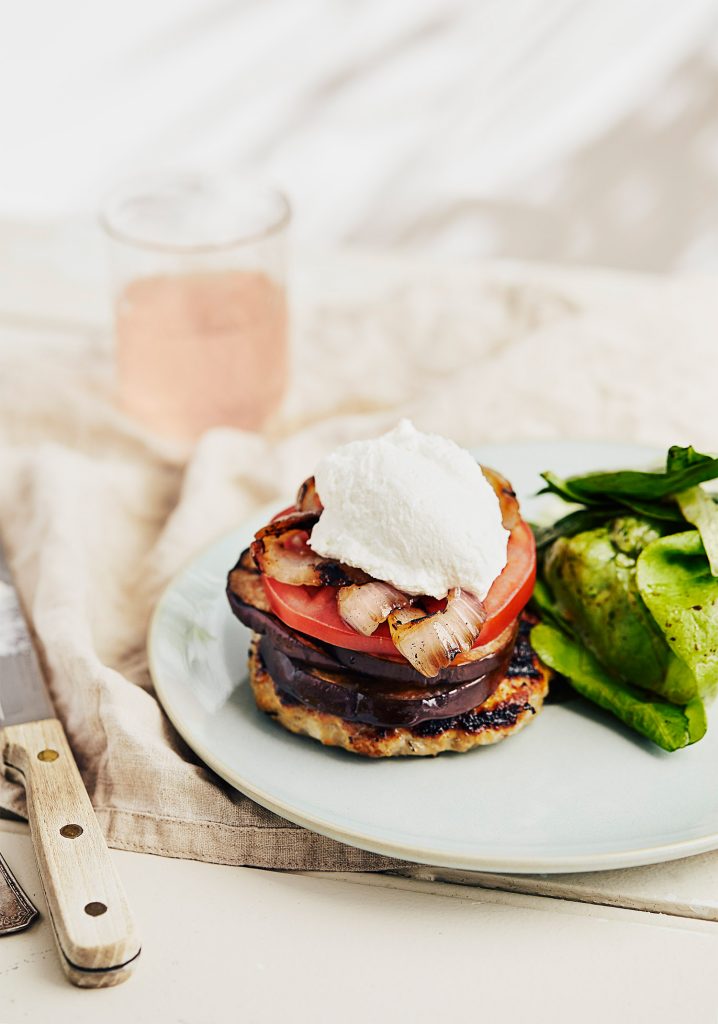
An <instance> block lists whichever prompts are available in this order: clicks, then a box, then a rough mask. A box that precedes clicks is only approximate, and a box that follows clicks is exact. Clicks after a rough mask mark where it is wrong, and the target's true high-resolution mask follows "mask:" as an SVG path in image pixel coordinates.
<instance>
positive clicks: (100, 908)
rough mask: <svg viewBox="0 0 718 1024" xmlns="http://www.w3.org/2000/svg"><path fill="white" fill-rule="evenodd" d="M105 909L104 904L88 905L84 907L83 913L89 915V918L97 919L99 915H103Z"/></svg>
mask: <svg viewBox="0 0 718 1024" xmlns="http://www.w3.org/2000/svg"><path fill="white" fill-rule="evenodd" d="M106 910H107V907H106V906H105V904H104V903H88V904H87V905H86V907H85V913H86V914H89V915H90V917H99V916H100V914H104V913H105V911H106Z"/></svg>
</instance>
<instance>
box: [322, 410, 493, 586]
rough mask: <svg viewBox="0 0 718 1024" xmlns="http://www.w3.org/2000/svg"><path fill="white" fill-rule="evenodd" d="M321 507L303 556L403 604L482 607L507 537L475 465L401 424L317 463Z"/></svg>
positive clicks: (445, 443) (448, 444)
mask: <svg viewBox="0 0 718 1024" xmlns="http://www.w3.org/2000/svg"><path fill="white" fill-rule="evenodd" d="M315 481H316V487H317V493H318V495H319V498H320V499H321V502H322V504H323V506H324V511H323V512H322V514H321V517H320V519H319V522H318V523H317V524H316V526H315V527H314V529H313V530H312V534H311V537H310V540H309V544H310V547H311V548H312V549H313V550H314V551H315V552H316V553H317V554H318V555H322V556H324V557H326V558H334V559H336V560H337V561H340V562H344V563H345V564H346V565H351V566H353V567H354V568H357V569H363V570H364V572H367V573H369V575H370V576H373V577H374V578H375V579H378V580H385V581H386V582H387V583H391V584H393V585H394V586H395V587H398V589H399V590H402V591H404V592H405V593H407V594H427V595H430V596H431V597H437V598H441V597H446V595H447V593H448V591H449V590H450V589H451V588H452V587H462V588H464V589H465V590H468V591H471V592H472V593H473V594H476V596H477V597H478V598H480V599H481V600H483V599H484V598H485V597H486V595H487V593H488V592H489V589H490V588H491V584H492V583H493V582H494V580H495V579H496V577H497V576H499V574H500V573H501V571H502V569H503V568H504V566H505V565H506V557H507V555H506V552H507V546H508V539H509V532H508V530H506V529H505V528H504V526H503V524H502V522H501V509H500V507H499V500H498V498H497V496H496V494H495V493H494V489H493V488H492V486H491V484H489V482H488V481H487V480H486V478H485V477H484V475H483V473H482V472H481V469H480V468H479V465H478V463H477V462H476V461H475V459H474V458H473V457H472V456H471V455H470V454H469V453H468V452H467V451H466V450H465V449H463V448H460V447H459V445H457V444H455V442H454V441H450V440H448V439H447V438H445V437H440V436H439V435H437V434H423V433H421V432H420V431H418V430H417V429H416V428H415V427H414V425H413V424H412V423H411V422H410V421H409V420H402V421H401V422H400V423H399V425H398V426H397V427H395V428H394V430H391V431H389V433H388V434H384V435H383V436H382V437H378V438H375V439H373V440H370V441H352V442H351V443H350V444H345V445H342V447H340V448H337V449H336V451H334V452H332V453H331V454H330V455H327V456H326V457H325V458H324V459H322V461H321V462H320V463H319V465H318V466H317V469H316V472H315Z"/></svg>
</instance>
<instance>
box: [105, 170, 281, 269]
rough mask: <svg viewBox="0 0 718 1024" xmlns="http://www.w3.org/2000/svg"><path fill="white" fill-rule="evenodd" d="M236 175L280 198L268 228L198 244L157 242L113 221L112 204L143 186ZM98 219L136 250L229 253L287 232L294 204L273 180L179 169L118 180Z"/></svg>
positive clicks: (116, 238) (225, 178)
mask: <svg viewBox="0 0 718 1024" xmlns="http://www.w3.org/2000/svg"><path fill="white" fill-rule="evenodd" d="M232 178H236V181H237V182H238V183H240V182H246V183H247V184H248V185H251V186H252V187H253V188H255V189H257V188H261V190H262V191H263V192H264V193H265V194H266V195H271V196H272V197H273V198H274V199H276V200H278V203H279V210H278V213H277V216H276V217H275V218H274V219H273V220H271V221H270V222H269V223H268V224H267V226H266V227H264V228H262V229H261V230H259V231H250V232H246V233H245V234H242V233H238V234H236V235H235V236H233V237H232V238H230V239H228V240H227V241H221V242H199V243H196V244H186V245H185V244H182V243H180V242H157V241H153V240H152V239H150V238H146V237H143V236H142V234H141V233H138V234H134V233H133V232H132V231H128V230H123V229H122V228H120V227H118V226H117V225H116V224H115V223H113V216H112V204H113V203H114V202H118V201H119V200H120V199H121V198H122V197H125V198H128V197H129V196H131V195H132V193H133V188H134V191H135V193H139V192H140V191H141V190H143V189H148V188H151V187H154V188H155V189H159V188H161V187H162V186H167V185H172V184H177V183H181V182H190V181H203V182H210V183H211V182H225V181H228V180H231V179H232ZM97 219H98V221H99V224H100V227H101V228H102V229H103V230H104V231H105V233H106V234H107V235H108V236H109V237H110V238H112V239H113V240H114V241H116V242H121V243H122V244H123V245H127V246H131V247H132V248H135V249H144V250H147V251H150V252H158V253H165V254H174V255H184V254H186V255H193V254H202V253H214V252H226V251H229V250H231V249H239V248H241V247H242V246H244V245H251V244H252V243H255V242H261V241H263V240H264V239H265V238H271V237H272V236H273V235H277V234H279V233H280V232H281V231H283V230H284V229H285V228H286V227H287V226H288V225H289V222H290V221H291V219H292V207H291V204H290V202H289V199H288V198H287V196H286V194H285V193H284V192H283V191H282V190H281V189H279V188H277V187H276V186H275V185H272V184H271V183H270V182H261V181H260V180H258V179H256V178H252V177H248V176H243V175H241V174H240V175H236V176H235V175H232V174H229V173H220V174H207V173H202V172H192V171H189V172H177V173H167V174H156V175H152V174H147V175H138V176H136V177H133V178H128V179H125V180H124V181H120V182H118V183H117V184H116V185H114V186H113V187H112V188H111V189H110V190H109V191H108V192H106V193H105V195H104V197H103V199H102V201H101V203H100V207H99V211H98V215H97Z"/></svg>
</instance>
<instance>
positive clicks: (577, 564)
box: [536, 517, 698, 704]
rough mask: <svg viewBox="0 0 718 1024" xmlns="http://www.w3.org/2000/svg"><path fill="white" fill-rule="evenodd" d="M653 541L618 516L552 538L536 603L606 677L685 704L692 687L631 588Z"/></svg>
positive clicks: (650, 532)
mask: <svg viewBox="0 0 718 1024" xmlns="http://www.w3.org/2000/svg"><path fill="white" fill-rule="evenodd" d="M658 536H659V533H658V531H657V530H655V529H654V528H653V527H652V526H651V525H650V524H648V523H646V522H645V521H644V520H640V519H634V518H632V517H621V518H619V519H616V520H614V521H613V522H612V523H611V524H610V525H609V526H605V527H599V528H598V529H596V530H587V531H585V532H583V533H580V534H577V535H576V536H575V537H571V538H561V539H559V540H557V541H556V542H555V543H554V544H553V546H552V547H551V548H550V549H549V551H548V552H547V554H546V557H545V559H544V562H543V578H544V580H545V585H546V591H547V592H546V593H543V592H542V591H541V590H539V593H538V599H537V601H536V604H537V605H539V607H540V608H542V610H543V612H544V616H543V617H544V619H545V620H546V619H547V618H549V619H550V620H552V621H553V622H554V623H555V624H559V625H560V624H561V621H563V623H565V624H566V626H567V627H568V630H569V631H573V633H574V634H575V635H576V636H578V637H579V638H580V640H581V641H582V643H583V644H584V645H585V646H586V647H587V648H588V650H590V651H591V652H592V654H593V655H594V656H595V657H596V658H597V660H598V661H599V662H600V663H601V664H602V665H603V667H604V668H605V669H606V670H607V671H608V672H609V673H610V674H611V675H613V676H616V677H617V678H618V679H622V680H624V682H627V683H636V684H638V685H640V686H641V687H643V688H645V689H647V690H653V691H655V692H656V693H657V694H660V695H661V696H662V697H665V698H666V699H667V700H670V701H672V702H674V703H676V704H684V703H685V702H686V701H688V700H690V699H691V698H692V697H695V696H696V695H697V693H698V685H697V683H696V680H695V679H694V678H693V676H692V674H691V672H690V671H688V670H685V669H683V668H682V667H681V666H680V665H676V664H675V661H676V657H675V655H674V654H672V653H671V649H670V647H669V646H668V644H667V643H666V640H665V638H664V636H663V633H662V631H661V629H660V628H659V626H658V625H657V624H656V622H655V619H654V617H653V616H652V614H651V612H650V610H649V609H648V608H647V607H646V605H645V604H644V602H643V599H642V597H641V594H640V592H639V590H638V585H637V582H636V559H637V557H638V555H639V553H640V552H641V551H642V550H643V548H644V547H645V546H646V545H647V544H650V543H651V542H652V541H654V540H655V539H656V538H657V537H658ZM546 612H548V613H549V614H548V615H547V614H546Z"/></svg>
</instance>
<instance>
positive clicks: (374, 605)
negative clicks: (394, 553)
mask: <svg viewBox="0 0 718 1024" xmlns="http://www.w3.org/2000/svg"><path fill="white" fill-rule="evenodd" d="M409 600H410V599H409V598H408V597H407V596H406V594H402V592H401V591H400V590H397V589H396V587H392V586H391V584H389V583H382V582H380V581H379V580H372V581H371V582H369V583H363V584H360V585H358V586H353V587H342V589H341V590H340V591H339V593H338V594H337V610H338V612H339V615H340V617H341V618H342V619H343V620H344V622H346V624H347V625H348V626H351V627H352V629H355V630H356V631H357V633H363V635H364V636H371V635H372V633H373V632H374V631H375V630H376V628H377V627H378V626H379V625H381V623H382V622H386V620H387V618H388V617H389V615H390V614H391V612H393V611H396V610H397V609H398V608H404V607H406V605H408V604H409Z"/></svg>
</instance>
